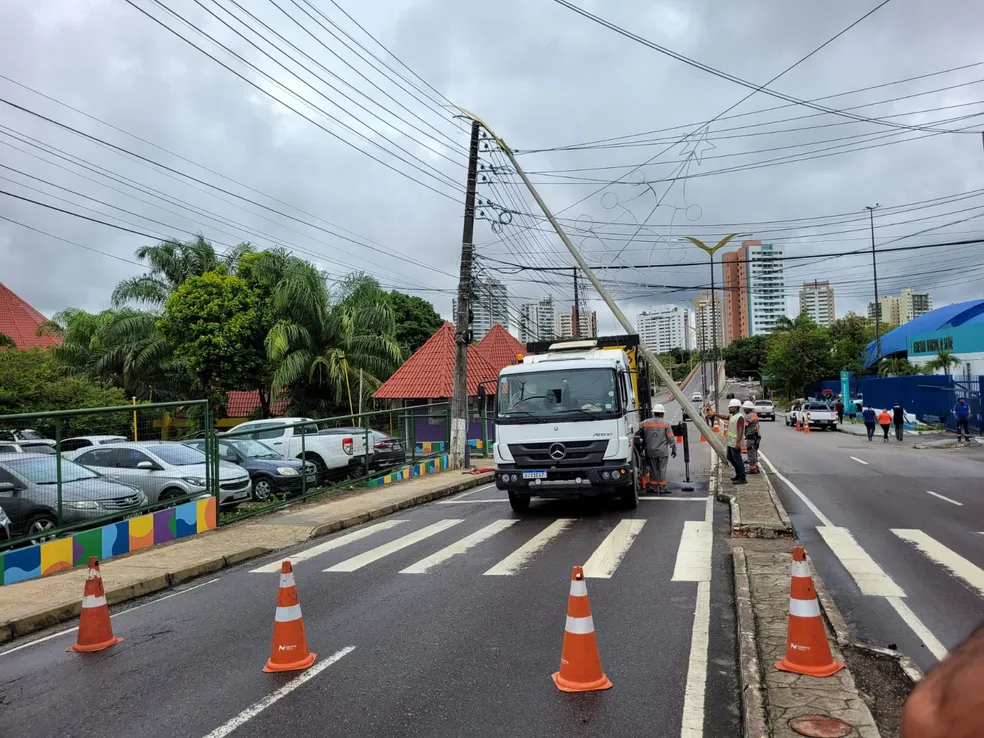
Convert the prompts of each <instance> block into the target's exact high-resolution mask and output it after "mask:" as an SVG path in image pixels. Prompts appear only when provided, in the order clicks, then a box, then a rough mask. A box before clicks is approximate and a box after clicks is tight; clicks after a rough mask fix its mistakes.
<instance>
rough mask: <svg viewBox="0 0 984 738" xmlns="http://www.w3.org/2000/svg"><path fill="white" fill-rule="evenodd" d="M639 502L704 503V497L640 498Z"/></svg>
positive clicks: (646, 496)
mask: <svg viewBox="0 0 984 738" xmlns="http://www.w3.org/2000/svg"><path fill="white" fill-rule="evenodd" d="M639 499H640V500H656V501H658V502H705V501H706V500H707V498H706V497H665V496H663V495H659V496H656V495H645V496H640V497H639Z"/></svg>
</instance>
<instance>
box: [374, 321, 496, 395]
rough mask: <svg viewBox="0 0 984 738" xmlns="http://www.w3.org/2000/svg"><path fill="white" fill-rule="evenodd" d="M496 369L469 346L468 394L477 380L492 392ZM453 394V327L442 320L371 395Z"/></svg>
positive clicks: (472, 391) (487, 390) (474, 386)
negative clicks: (432, 332)
mask: <svg viewBox="0 0 984 738" xmlns="http://www.w3.org/2000/svg"><path fill="white" fill-rule="evenodd" d="M498 376H499V372H498V370H496V368H495V367H494V366H492V365H491V364H490V363H489V361H488V359H486V358H485V357H484V356H483V355H482V353H481V352H480V351H478V350H477V349H475V347H473V346H469V347H468V396H469V397H473V396H475V395H477V394H478V384H479V382H487V384H486V385H485V391H486V392H487V393H488V394H490V395H492V394H495V384H496V378H497V377H498ZM453 394H454V326H452V325H451V324H450V323H448V322H445V323H444V325H442V326H441V327H440V328H439V329H438V330H437V333H435V334H434V335H433V336H431V337H430V338H428V339H427V343H425V344H424V345H423V346H421V347H420V348H419V349H417V350H416V351H415V352H414V353H413V355H412V356H411V357H410V358H409V359H407V360H406V361H405V362H404V363H403V366H401V367H400V368H399V369H397V370H396V371H395V372H394V373H393V376H392V377H390V378H389V379H387V380H386V381H385V382H383V385H382V386H381V387H380V388H379V389H378V390H376V392H375V394H374V395H373V397H375V398H376V399H380V400H443V399H447V398H449V397H451V396H452V395H453Z"/></svg>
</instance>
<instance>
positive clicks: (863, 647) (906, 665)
mask: <svg viewBox="0 0 984 738" xmlns="http://www.w3.org/2000/svg"><path fill="white" fill-rule="evenodd" d="M851 647H852V648H856V649H857V650H859V651H867V652H868V653H871V654H875V655H876V656H880V657H883V658H889V659H892V660H893V661H895V662H897V663H898V665H899V668H900V669H902V672H903V673H904V674H905V675H906V677H907V678H908V679H909V681H910V682H912V686H913V687H915V686H916V685H917V684H918V683H919V682H921V681H922V680H923V678H925V676H926V675H925V674H924V673H923V670H922V669H920V668H919V666H918V665H917V664H916V662H915V661H913V660H912V659H910V658H909V657H908V656H906V655H905V654H904V653H902V652H901V651H894V650H892V649H891V648H882V647H881V646H872V645H871V644H869V643H861V642H857V643H852V644H851Z"/></svg>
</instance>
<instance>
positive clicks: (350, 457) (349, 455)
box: [222, 418, 372, 484]
mask: <svg viewBox="0 0 984 738" xmlns="http://www.w3.org/2000/svg"><path fill="white" fill-rule="evenodd" d="M319 430H320V429H319V428H318V424H317V423H316V422H315V421H313V420H312V419H311V418H270V419H267V420H250V421H247V422H245V423H241V424H240V425H237V426H236V427H235V428H233V429H232V430H231V431H228V432H227V433H224V434H222V435H224V436H228V437H230V438H252V439H253V440H254V441H261V442H263V443H265V444H267V445H268V446H271V447H272V448H273V449H274V450H275V451H278V452H279V453H281V454H283V455H284V456H286V457H288V458H294V459H302V460H304V461H310V462H311V463H312V464H314V466H315V467H316V468H317V470H318V483H319V484H323V483H325V482H327V481H333V480H338V479H343V478H345V477H349V476H359V475H360V474H361V473H362V471H363V470H364V469H365V464H366V453H371V452H372V451H371V446H370V447H369V450H368V451H367V447H366V439H365V436H364V435H363V434H355V433H353V434H351V435H344V434H342V435H336V434H322V433H319ZM369 438H370V441H371V439H372V435H371V434H370V436H369Z"/></svg>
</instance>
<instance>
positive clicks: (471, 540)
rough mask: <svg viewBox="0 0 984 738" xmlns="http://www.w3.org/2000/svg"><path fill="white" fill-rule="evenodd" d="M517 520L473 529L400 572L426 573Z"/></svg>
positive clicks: (498, 521) (497, 521) (501, 521)
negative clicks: (472, 531)
mask: <svg viewBox="0 0 984 738" xmlns="http://www.w3.org/2000/svg"><path fill="white" fill-rule="evenodd" d="M518 522H519V520H517V519H516V518H512V519H510V520H496V521H495V522H494V523H492V524H491V525H486V526H485V527H484V528H481V529H480V530H477V531H475V532H474V533H472V534H471V535H467V536H465V537H464V538H462V539H461V540H460V541H455V542H454V543H452V544H451V545H450V546H445V547H444V548H442V549H441V550H440V551H437V552H436V553H433V554H431V555H430V556H428V557H427V558H424V559H421V560H420V561H418V562H417V563H416V564H411V565H410V566H408V567H407V568H406V569H402V570H401V571H400V573H401V574H426V573H427V572H428V571H430V570H431V569H433V568H434V567H435V566H439V565H440V564H443V563H444V562H445V561H447V560H448V559H451V558H454V557H455V556H458V555H460V554H463V553H465V552H466V551H468V550H469V549H471V548H474V547H475V546H477V545H478V544H479V543H481V542H482V541H486V540H488V539H489V538H491V537H492V536H494V535H495V534H496V533H499V532H501V531H504V530H505V529H506V528H508V527H510V526H512V525H515V524H516V523H518Z"/></svg>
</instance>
